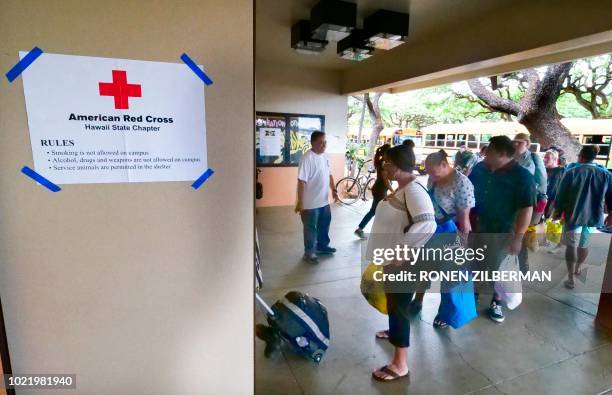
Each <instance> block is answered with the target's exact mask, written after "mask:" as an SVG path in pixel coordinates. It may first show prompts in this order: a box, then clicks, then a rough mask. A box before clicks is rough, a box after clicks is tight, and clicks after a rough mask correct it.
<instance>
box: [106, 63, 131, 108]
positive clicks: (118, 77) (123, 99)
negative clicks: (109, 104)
mask: <svg viewBox="0 0 612 395" xmlns="http://www.w3.org/2000/svg"><path fill="white" fill-rule="evenodd" d="M99 86H100V96H113V97H114V98H115V108H116V109H117V110H127V109H129V108H130V107H129V104H128V98H130V97H141V92H140V85H138V84H128V83H127V73H126V72H125V71H124V70H113V82H112V83H111V82H100V83H99Z"/></svg>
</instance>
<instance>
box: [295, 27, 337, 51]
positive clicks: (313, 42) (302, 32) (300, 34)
mask: <svg viewBox="0 0 612 395" xmlns="http://www.w3.org/2000/svg"><path fill="white" fill-rule="evenodd" d="M327 44H328V41H326V40H318V39H316V38H312V36H311V34H310V22H309V21H306V20H300V21H298V23H296V24H295V25H293V26H292V27H291V48H293V49H295V50H296V51H297V52H299V53H302V54H309V55H318V54H319V53H321V52H322V51H323V50H324V49H325V46H326V45H327Z"/></svg>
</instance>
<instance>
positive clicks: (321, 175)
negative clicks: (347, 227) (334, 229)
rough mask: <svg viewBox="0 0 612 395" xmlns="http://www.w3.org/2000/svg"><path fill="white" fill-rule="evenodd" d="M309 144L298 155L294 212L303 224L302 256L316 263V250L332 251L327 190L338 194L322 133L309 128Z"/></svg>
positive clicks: (330, 252) (327, 252)
mask: <svg viewBox="0 0 612 395" xmlns="http://www.w3.org/2000/svg"><path fill="white" fill-rule="evenodd" d="M310 145H311V146H312V148H311V149H310V150H309V151H308V152H306V153H305V154H304V156H302V159H301V160H300V165H299V167H298V190H297V199H298V200H297V205H296V207H295V212H296V213H299V214H300V216H301V217H302V223H303V224H304V260H305V261H306V262H309V263H318V258H317V254H333V253H334V252H336V249H335V248H332V247H330V246H329V224H330V223H331V210H330V208H329V190H330V189H331V191H332V196H333V198H334V200H338V194H337V192H336V189H335V186H334V178H333V177H332V175H331V172H330V166H329V158H328V157H327V155H325V148H326V146H327V141H326V140H325V133H323V132H319V131H316V132H313V133H312V134H311V135H310Z"/></svg>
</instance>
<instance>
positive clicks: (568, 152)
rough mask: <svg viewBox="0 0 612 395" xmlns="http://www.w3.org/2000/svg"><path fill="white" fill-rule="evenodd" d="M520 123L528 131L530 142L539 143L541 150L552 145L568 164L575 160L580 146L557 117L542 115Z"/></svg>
mask: <svg viewBox="0 0 612 395" xmlns="http://www.w3.org/2000/svg"><path fill="white" fill-rule="evenodd" d="M521 123H522V124H523V125H524V126H525V127H526V128H527V130H528V131H529V134H530V135H531V140H532V141H533V142H535V143H539V144H540V145H541V146H542V148H548V147H550V146H553V145H554V146H555V147H557V148H560V149H562V150H563V152H564V156H565V158H566V160H567V162H568V163H570V162H575V161H576V160H577V158H578V152H579V151H580V148H581V145H580V143H578V140H576V139H575V138H573V137H572V135H571V133H570V131H569V130H568V129H567V128H566V127H565V126H564V125H563V124H562V123H561V119H560V118H559V117H555V116H551V115H549V114H544V115H543V116H540V117H538V118H529V119H525V120H523V121H522V122H521Z"/></svg>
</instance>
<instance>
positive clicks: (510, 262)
mask: <svg viewBox="0 0 612 395" xmlns="http://www.w3.org/2000/svg"><path fill="white" fill-rule="evenodd" d="M499 271H500V272H516V273H517V274H516V277H519V275H520V272H521V270H520V268H519V261H518V256H517V255H510V254H508V255H507V256H506V257H505V258H504V260H503V261H502V262H501V263H500V265H499ZM522 287H523V286H522V285H521V280H520V279H518V280H516V281H513V280H510V281H496V282H495V285H494V287H493V289H494V290H495V292H496V293H497V294H498V295H499V296H500V297H501V299H502V300H503V301H504V302H506V306H508V308H509V309H510V310H514V309H515V308H517V307H518V305H520V304H521V302H522V301H523V288H522Z"/></svg>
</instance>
